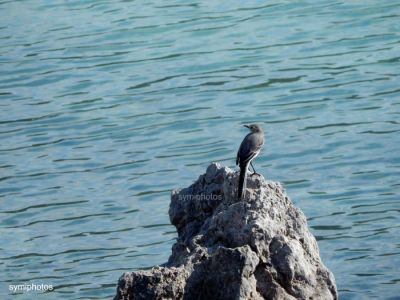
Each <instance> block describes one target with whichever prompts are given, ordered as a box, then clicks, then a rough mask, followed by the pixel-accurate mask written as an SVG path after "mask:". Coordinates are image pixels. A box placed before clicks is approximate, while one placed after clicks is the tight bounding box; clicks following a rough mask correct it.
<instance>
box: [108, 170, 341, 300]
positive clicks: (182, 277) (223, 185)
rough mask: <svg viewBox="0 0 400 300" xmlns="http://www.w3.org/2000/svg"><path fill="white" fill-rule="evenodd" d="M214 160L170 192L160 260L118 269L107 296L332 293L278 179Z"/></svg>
mask: <svg viewBox="0 0 400 300" xmlns="http://www.w3.org/2000/svg"><path fill="white" fill-rule="evenodd" d="M238 178H239V174H238V172H234V171H232V170H231V169H229V168H227V167H221V166H220V165H219V164H217V163H213V164H211V165H210V166H209V167H208V168H207V172H206V173H205V174H203V175H201V176H200V177H199V179H198V180H197V181H196V182H195V183H193V184H192V185H191V186H190V187H188V188H184V189H181V190H175V191H173V192H172V196H171V204H170V209H169V216H170V219H171V223H172V224H173V225H175V227H176V229H177V231H178V239H177V241H176V243H175V244H174V245H173V247H172V254H171V256H170V258H169V260H168V262H167V263H166V264H164V265H162V266H160V267H154V268H153V269H152V270H150V271H138V272H132V273H125V274H123V275H122V276H121V278H120V279H119V282H118V287H117V294H116V296H115V298H114V299H337V290H336V285H335V279H334V277H333V275H332V273H331V272H330V271H329V270H328V269H327V268H326V267H325V266H324V265H323V263H322V261H321V259H320V257H319V250H318V245H317V242H316V240H315V238H314V237H313V236H312V234H311V233H310V232H309V230H308V228H307V222H306V218H305V216H304V214H303V213H302V212H301V211H300V210H299V209H298V208H296V207H294V206H293V204H292V202H291V201H290V200H289V198H288V197H287V195H286V194H285V192H284V190H283V188H282V186H281V185H280V184H279V183H276V182H272V181H269V180H265V179H264V178H263V177H262V176H261V175H254V176H248V179H247V191H246V196H245V199H244V200H241V201H240V200H238V198H237V181H238Z"/></svg>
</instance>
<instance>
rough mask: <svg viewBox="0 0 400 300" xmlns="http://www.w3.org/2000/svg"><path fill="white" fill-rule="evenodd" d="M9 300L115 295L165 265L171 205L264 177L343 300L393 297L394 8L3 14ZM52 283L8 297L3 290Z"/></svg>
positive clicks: (1, 96)
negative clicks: (242, 165) (130, 278)
mask: <svg viewBox="0 0 400 300" xmlns="http://www.w3.org/2000/svg"><path fill="white" fill-rule="evenodd" d="M0 16H1V18H0V141H1V143H0V232H1V235H0V274H1V276H0V298H1V299H9V298H11V297H12V299H32V297H33V296H35V297H37V298H38V299H39V298H43V299H45V298H46V299H60V298H63V299H89V298H96V299H98V298H107V297H108V298H110V297H112V296H113V294H114V292H115V284H116V282H117V279H118V277H119V276H120V275H121V274H122V272H124V271H129V270H135V269H141V268H149V267H151V266H153V265H155V264H160V263H163V262H165V261H166V260H167V259H168V256H169V254H170V247H171V245H172V244H173V243H174V239H175V237H176V233H175V228H174V227H173V226H171V225H169V218H168V205H169V194H170V191H171V190H172V189H173V188H177V187H185V186H187V185H189V184H190V183H191V182H192V181H193V180H195V179H196V178H197V176H198V175H199V174H201V173H203V172H204V171H205V169H206V167H207V166H208V164H209V163H210V162H212V161H219V162H221V163H222V164H225V165H228V166H231V167H234V163H235V154H236V150H237V147H238V145H239V144H240V141H241V139H242V138H243V136H244V135H245V134H246V130H245V128H243V127H242V126H241V124H244V123H247V122H258V123H260V124H261V125H262V126H263V128H264V130H265V132H266V145H265V148H264V150H263V152H262V153H261V154H260V155H259V157H258V158H257V160H256V161H255V167H256V169H257V171H258V172H261V173H263V174H264V175H265V177H267V178H268V179H272V180H276V181H281V182H283V183H284V185H285V187H286V189H287V191H288V193H289V195H290V196H291V198H292V199H293V201H294V202H295V204H296V205H297V206H298V207H300V208H301V209H302V210H303V211H304V212H305V214H306V215H307V217H308V220H309V225H310V227H311V230H312V232H313V234H314V235H315V236H316V237H317V239H318V243H319V246H320V251H321V256H322V258H323V260H324V262H325V264H326V265H327V266H328V267H329V268H330V269H331V270H332V271H333V273H334V274H335V276H336V280H337V284H338V289H339V292H340V296H341V299H374V298H376V299H395V298H396V297H397V298H396V299H399V298H398V297H399V295H400V286H399V284H400V272H399V267H400V235H399V233H398V232H399V226H400V225H399V224H400V214H399V211H400V203H399V194H400V193H399V192H400V157H399V153H400V121H399V115H400V88H399V75H400V71H399V70H400V51H399V47H400V34H399V32H400V20H399V18H400V3H399V2H398V1H347V2H345V3H344V2H337V1H297V2H295V1H275V2H261V1H245V2H243V3H241V4H240V3H239V2H238V1H222V2H221V1H200V2H192V1H169V2H168V3H167V2H165V1H111V0H110V1H100V0H99V1H58V0H55V1H0ZM19 283H35V284H41V283H43V284H52V285H53V286H54V290H53V291H52V292H49V293H46V294H40V297H39V296H37V294H36V293H32V292H31V293H22V294H21V293H20V294H18V295H19V296H15V295H14V296H11V295H12V293H11V292H10V291H9V285H10V284H19Z"/></svg>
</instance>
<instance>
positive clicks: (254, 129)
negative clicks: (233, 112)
mask: <svg viewBox="0 0 400 300" xmlns="http://www.w3.org/2000/svg"><path fill="white" fill-rule="evenodd" d="M243 126H244V127H247V128H249V129H250V131H251V132H263V130H262V129H261V127H260V126H259V125H257V124H250V125H243Z"/></svg>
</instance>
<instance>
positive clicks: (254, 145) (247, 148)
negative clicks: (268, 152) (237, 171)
mask: <svg viewBox="0 0 400 300" xmlns="http://www.w3.org/2000/svg"><path fill="white" fill-rule="evenodd" d="M263 144H264V140H263V139H259V138H257V136H254V135H253V134H249V135H248V136H246V137H245V139H244V140H243V142H242V144H241V145H240V147H239V151H238V154H237V157H236V164H240V165H245V164H248V163H249V161H251V160H252V159H253V158H254V157H255V156H256V155H257V154H258V153H259V152H260V150H261V147H262V145H263Z"/></svg>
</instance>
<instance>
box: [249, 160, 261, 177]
mask: <svg viewBox="0 0 400 300" xmlns="http://www.w3.org/2000/svg"><path fill="white" fill-rule="evenodd" d="M250 166H251V167H252V168H253V174H251V175H250V176H253V175H254V174H257V175H260V174H258V173H257V172H256V169H254V166H253V164H252V162H250Z"/></svg>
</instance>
